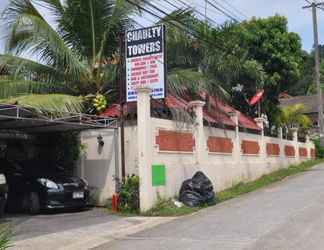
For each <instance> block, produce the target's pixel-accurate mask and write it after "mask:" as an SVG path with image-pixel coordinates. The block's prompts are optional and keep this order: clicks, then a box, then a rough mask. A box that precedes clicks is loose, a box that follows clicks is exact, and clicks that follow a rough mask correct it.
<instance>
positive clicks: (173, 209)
mask: <svg viewBox="0 0 324 250" xmlns="http://www.w3.org/2000/svg"><path fill="white" fill-rule="evenodd" d="M201 208H202V207H188V206H185V205H183V206H182V207H177V206H176V205H175V204H174V201H173V200H172V199H159V200H158V202H157V203H156V205H155V206H154V207H153V208H151V209H150V210H148V211H146V212H144V213H142V214H141V215H142V216H159V217H176V216H182V215H186V214H192V213H194V212H197V211H198V210H200V209H201Z"/></svg>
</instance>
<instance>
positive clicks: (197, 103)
mask: <svg viewBox="0 0 324 250" xmlns="http://www.w3.org/2000/svg"><path fill="white" fill-rule="evenodd" d="M205 104H206V102H203V101H199V100H196V101H191V102H189V105H190V107H194V108H196V107H203V106H205Z"/></svg>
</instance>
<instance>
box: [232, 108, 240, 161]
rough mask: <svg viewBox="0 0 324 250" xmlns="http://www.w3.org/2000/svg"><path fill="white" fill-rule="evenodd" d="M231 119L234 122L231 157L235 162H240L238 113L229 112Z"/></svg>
mask: <svg viewBox="0 0 324 250" xmlns="http://www.w3.org/2000/svg"><path fill="white" fill-rule="evenodd" d="M229 115H230V117H231V120H232V121H233V122H234V123H235V138H234V140H233V158H234V159H235V161H236V162H240V158H241V143H240V134H239V132H240V130H239V113H238V112H237V111H234V112H230V113H229Z"/></svg>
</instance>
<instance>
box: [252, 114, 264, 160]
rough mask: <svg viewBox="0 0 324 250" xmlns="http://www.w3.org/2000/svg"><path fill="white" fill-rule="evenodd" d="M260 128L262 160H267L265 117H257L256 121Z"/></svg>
mask: <svg viewBox="0 0 324 250" xmlns="http://www.w3.org/2000/svg"><path fill="white" fill-rule="evenodd" d="M254 120H255V122H256V124H257V125H258V127H260V128H261V138H260V140H259V145H260V156H261V157H262V158H264V159H265V158H267V149H266V143H265V141H264V123H265V121H266V120H265V119H264V118H263V117H257V118H255V119H254Z"/></svg>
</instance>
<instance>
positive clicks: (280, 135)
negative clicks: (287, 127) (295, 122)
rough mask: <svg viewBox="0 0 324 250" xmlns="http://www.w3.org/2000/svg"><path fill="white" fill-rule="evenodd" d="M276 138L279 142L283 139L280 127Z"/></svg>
mask: <svg viewBox="0 0 324 250" xmlns="http://www.w3.org/2000/svg"><path fill="white" fill-rule="evenodd" d="M278 138H279V139H280V140H282V139H283V131H282V127H279V128H278Z"/></svg>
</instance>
